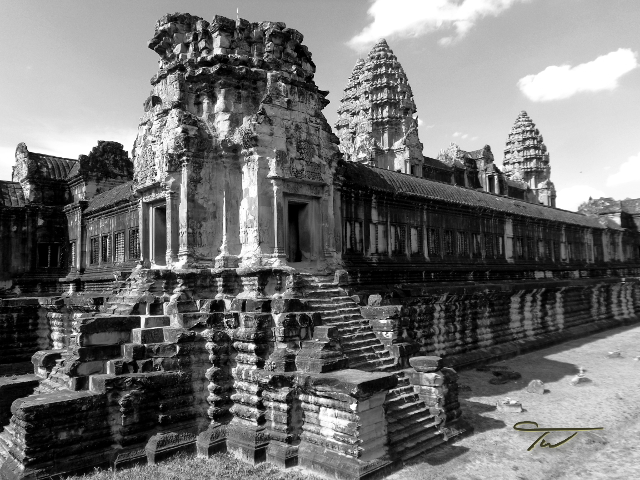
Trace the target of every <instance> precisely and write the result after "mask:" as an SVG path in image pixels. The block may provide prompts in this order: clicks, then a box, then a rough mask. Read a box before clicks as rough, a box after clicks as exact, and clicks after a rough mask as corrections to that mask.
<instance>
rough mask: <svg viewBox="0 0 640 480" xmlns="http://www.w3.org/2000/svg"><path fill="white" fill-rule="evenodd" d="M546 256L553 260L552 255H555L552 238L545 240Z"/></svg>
mask: <svg viewBox="0 0 640 480" xmlns="http://www.w3.org/2000/svg"><path fill="white" fill-rule="evenodd" d="M544 245H545V247H544V256H545V257H546V258H547V260H551V259H552V255H553V250H552V248H551V240H546V241H545V242H544Z"/></svg>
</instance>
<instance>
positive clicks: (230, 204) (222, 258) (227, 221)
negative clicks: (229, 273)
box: [215, 158, 239, 268]
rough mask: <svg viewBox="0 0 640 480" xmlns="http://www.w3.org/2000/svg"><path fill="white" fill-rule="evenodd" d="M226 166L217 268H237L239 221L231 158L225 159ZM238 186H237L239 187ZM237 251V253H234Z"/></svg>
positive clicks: (216, 260)
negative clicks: (234, 237) (235, 232)
mask: <svg viewBox="0 0 640 480" xmlns="http://www.w3.org/2000/svg"><path fill="white" fill-rule="evenodd" d="M223 168H224V179H223V184H224V189H223V192H222V244H221V245H220V254H219V255H218V256H217V257H216V258H215V266H216V268H236V267H237V266H238V255H237V252H235V250H237V248H234V247H236V245H234V243H237V241H236V242H234V240H236V239H233V238H232V236H233V232H234V231H235V230H237V224H238V221H239V218H238V211H237V205H235V202H234V201H233V191H232V189H233V187H234V185H232V182H231V171H230V170H231V168H232V167H230V166H229V159H228V158H225V159H224V160H223ZM237 187H238V186H236V188H237ZM234 252H235V254H234Z"/></svg>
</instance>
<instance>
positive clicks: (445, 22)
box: [348, 0, 529, 50]
mask: <svg viewBox="0 0 640 480" xmlns="http://www.w3.org/2000/svg"><path fill="white" fill-rule="evenodd" d="M526 1H529V0H374V1H373V5H371V7H370V8H369V12H368V13H369V15H370V16H371V17H373V20H372V22H371V23H370V24H369V25H367V26H366V27H365V28H364V29H363V30H362V31H361V32H360V33H359V34H357V35H356V36H355V37H353V38H352V39H351V40H349V42H348V44H349V45H350V46H351V47H352V48H354V49H356V50H360V49H362V48H363V47H366V46H367V45H369V44H371V43H373V42H375V41H376V40H378V39H379V38H381V37H392V36H397V37H418V36H421V35H425V34H427V33H430V32H433V31H436V30H448V31H452V32H451V34H450V35H449V36H446V37H443V38H441V39H440V40H439V42H438V43H440V44H441V45H448V44H450V43H452V42H454V41H456V40H459V39H461V38H462V37H464V36H465V35H466V34H467V33H468V32H469V30H471V29H472V28H473V26H474V25H475V24H476V23H477V22H478V20H480V19H481V18H483V17H486V16H488V15H492V16H497V15H499V14H500V13H502V12H503V11H504V10H506V9H508V8H509V7H511V6H512V5H513V4H515V3H522V2H526Z"/></svg>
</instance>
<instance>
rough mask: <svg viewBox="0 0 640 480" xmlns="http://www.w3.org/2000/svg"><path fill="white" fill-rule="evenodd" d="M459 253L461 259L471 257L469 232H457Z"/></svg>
mask: <svg viewBox="0 0 640 480" xmlns="http://www.w3.org/2000/svg"><path fill="white" fill-rule="evenodd" d="M457 247H458V248H457V252H458V255H460V256H461V257H468V256H469V235H467V232H457Z"/></svg>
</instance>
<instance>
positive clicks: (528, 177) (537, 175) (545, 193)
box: [503, 110, 556, 207]
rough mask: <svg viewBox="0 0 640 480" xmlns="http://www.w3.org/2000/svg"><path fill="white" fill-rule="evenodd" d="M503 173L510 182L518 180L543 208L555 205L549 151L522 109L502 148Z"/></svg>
mask: <svg viewBox="0 0 640 480" xmlns="http://www.w3.org/2000/svg"><path fill="white" fill-rule="evenodd" d="M503 166H504V173H505V175H506V176H507V177H508V178H510V179H511V180H522V181H524V182H526V183H527V185H529V187H530V188H531V189H532V190H533V191H534V192H535V194H536V196H537V197H538V200H539V201H540V203H542V204H543V205H548V206H551V207H555V206H556V188H555V186H554V185H553V182H552V181H551V180H550V178H549V177H550V176H551V166H550V165H549V152H547V146H546V145H545V144H544V143H543V139H542V135H540V131H539V130H538V129H537V128H536V125H535V123H533V122H532V121H531V118H529V115H527V112H525V111H524V110H523V111H521V112H520V114H519V115H518V118H516V122H515V123H514V125H513V127H511V132H510V133H509V137H508V138H507V144H506V146H505V149H504V161H503Z"/></svg>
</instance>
